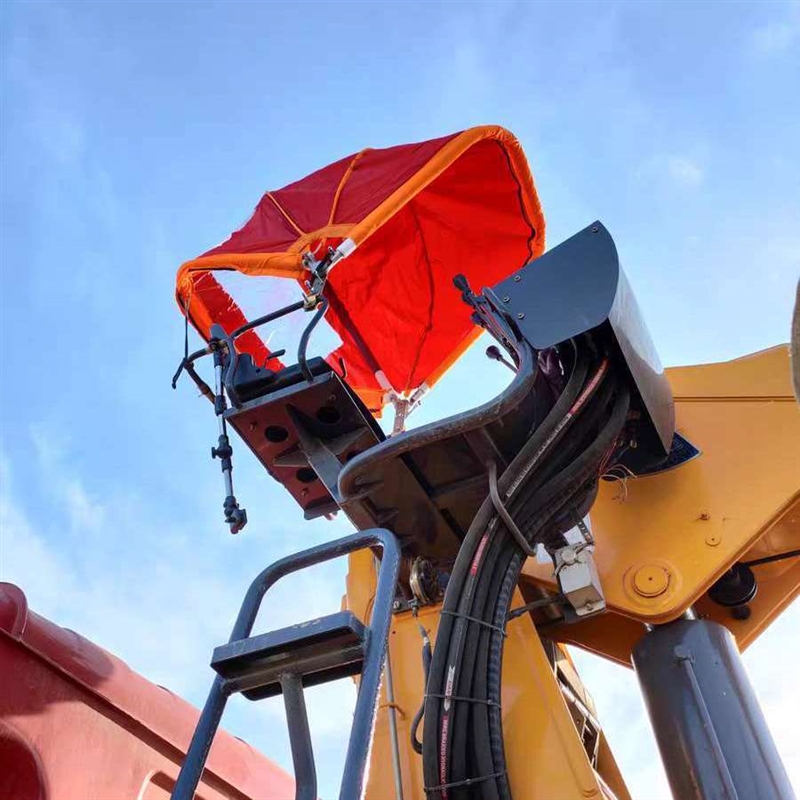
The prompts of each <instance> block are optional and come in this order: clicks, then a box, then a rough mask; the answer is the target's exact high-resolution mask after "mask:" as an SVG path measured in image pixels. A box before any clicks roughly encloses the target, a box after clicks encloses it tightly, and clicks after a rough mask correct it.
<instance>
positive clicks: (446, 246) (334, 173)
mask: <svg viewBox="0 0 800 800" xmlns="http://www.w3.org/2000/svg"><path fill="white" fill-rule="evenodd" d="M305 231H309V233H305ZM344 238H350V239H352V240H353V241H354V242H355V243H356V244H357V245H358V246H357V249H356V250H355V251H354V252H353V253H352V254H351V255H350V256H349V257H348V258H347V259H345V260H344V261H342V262H341V263H340V264H338V265H337V266H336V267H335V268H334V269H333V270H332V271H331V273H330V278H329V281H328V287H327V289H326V296H328V298H329V300H330V308H329V311H328V312H327V317H326V318H327V320H328V322H329V323H330V325H331V326H332V327H333V328H334V330H336V331H337V333H338V334H339V336H340V337H341V339H342V346H341V347H339V348H338V349H337V350H336V351H334V353H331V354H330V356H329V360H330V362H331V363H332V365H333V366H334V367H336V368H337V369H338V365H339V362H340V361H342V362H344V364H345V367H346V369H347V375H348V382H349V383H350V385H351V386H353V388H354V389H355V390H356V391H358V392H359V394H360V395H361V396H362V398H364V399H365V402H367V404H368V405H370V406H371V407H376V402H377V400H376V398H378V397H382V396H383V394H384V392H385V387H384V386H381V383H380V382H379V381H378V379H377V377H376V372H378V371H381V372H382V373H383V374H384V375H385V376H386V379H388V382H389V384H390V385H391V387H392V388H393V389H394V390H395V391H396V392H398V393H400V392H411V391H413V390H414V389H416V388H417V387H418V386H420V385H422V384H423V383H426V384H427V385H429V386H432V385H433V384H434V383H435V382H436V380H438V379H439V377H441V375H442V374H443V373H444V372H445V371H446V370H447V369H448V368H449V367H450V366H451V365H452V363H453V362H454V361H455V360H456V359H457V358H458V356H459V355H460V354H461V353H462V352H463V351H464V350H465V349H466V348H467V347H468V346H469V344H471V343H472V342H473V341H474V340H475V338H476V336H477V335H478V333H479V331H478V330H477V329H476V328H475V326H474V325H473V324H472V322H471V319H470V310H469V308H468V307H467V306H466V305H464V304H463V303H462V302H461V300H460V296H459V293H458V292H457V291H456V290H455V289H454V288H453V287H452V278H453V276H454V275H455V274H457V273H459V272H460V273H463V274H464V275H466V276H467V278H468V280H469V281H470V283H471V284H472V285H473V287H474V288H475V289H480V288H482V287H483V286H486V285H490V284H493V283H495V282H497V281H498V280H500V279H502V278H503V277H505V276H507V275H508V274H509V273H511V272H512V271H513V270H515V269H518V268H520V267H521V266H522V265H523V264H525V263H527V262H528V261H530V260H531V259H532V258H535V257H537V256H538V255H540V254H541V252H542V251H543V249H544V218H543V215H542V211H541V207H540V204H539V200H538V197H537V195H536V190H535V188H534V185H533V179H532V177H531V174H530V171H529V169H528V165H527V161H526V159H525V156H524V154H523V152H522V149H521V147H520V145H519V143H518V142H517V140H516V139H515V138H514V136H513V135H512V134H511V133H509V132H508V131H507V130H505V129H503V128H499V127H491V126H484V127H479V128H472V129H470V130H467V131H464V132H462V133H460V134H454V135H452V136H449V137H443V138H441V139H436V140H431V141H428V142H421V143H419V144H413V145H401V146H398V147H394V148H388V149H383V150H374V149H369V148H368V149H365V150H362V151H361V152H359V153H357V154H355V155H353V156H349V157H347V158H344V159H341V160H340V161H337V162H335V163H333V164H331V165H329V166H327V167H324V168H323V169H321V170H318V171H317V172H315V173H312V174H311V175H309V176H307V177H306V178H303V179H302V180H300V181H297V182H295V183H293V184H290V185H289V186H287V187H284V188H283V189H280V190H277V191H275V192H269V193H267V194H266V195H265V196H264V197H263V198H262V200H261V202H260V203H259V205H258V206H257V208H256V211H255V212H254V214H253V216H252V217H251V219H250V220H248V222H247V223H246V224H245V225H244V226H243V227H242V228H241V229H240V230H239V231H236V232H235V233H234V234H232V235H231V237H230V239H228V241H226V242H224V243H223V244H221V245H219V246H218V247H216V248H214V249H213V250H211V251H209V252H208V253H206V254H205V255H204V256H201V257H200V258H197V259H194V260H193V261H190V262H187V263H186V264H184V265H183V266H182V267H181V269H180V270H179V273H178V285H177V296H178V301H179V303H180V305H181V307H182V308H183V307H184V305H185V303H186V302H187V301H188V303H189V314H190V319H191V321H192V322H193V324H194V325H195V327H197V329H198V330H199V331H200V332H201V334H203V335H204V336H208V330H209V328H210V325H211V324H212V323H214V322H217V323H220V324H222V325H223V327H225V328H226V329H227V330H231V329H232V328H233V327H235V325H236V324H241V322H239V321H238V320H240V319H241V320H243V319H244V317H243V315H242V313H241V311H240V309H239V307H238V306H237V304H236V302H235V300H234V299H233V298H231V297H229V296H228V295H227V293H225V291H224V290H223V289H222V287H221V286H219V284H218V283H217V282H216V281H213V278H212V279H211V280H210V281H209V280H208V279H209V278H211V275H210V272H211V271H213V270H216V269H233V270H237V271H239V272H242V273H244V274H247V275H253V276H259V275H272V276H286V277H293V278H296V279H298V280H300V281H301V282H302V280H303V277H304V276H306V277H307V275H306V273H305V271H304V269H303V266H302V260H301V256H302V253H303V252H305V251H307V250H309V249H311V250H313V251H314V252H315V253H321V252H323V251H324V250H325V249H326V248H327V247H328V246H333V247H335V246H337V245H338V244H339V243H340V242H341V241H342V240H343V239H344ZM266 310H268V309H265V311H266ZM240 346H241V349H242V350H245V351H248V352H251V353H252V354H253V355H254V357H255V358H256V359H260V358H261V357H263V356H265V355H266V353H267V350H266V347H265V346H264V345H263V342H261V340H260V339H259V338H258V336H257V334H256V333H252V336H251V335H250V334H248V339H247V341H244V337H242V340H240Z"/></svg>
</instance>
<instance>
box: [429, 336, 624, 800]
mask: <svg viewBox="0 0 800 800" xmlns="http://www.w3.org/2000/svg"><path fill="white" fill-rule="evenodd" d="M591 361H592V355H591V352H590V348H587V347H586V346H585V343H581V345H579V346H577V347H575V348H574V351H573V358H572V363H571V364H570V365H569V366H570V367H571V371H570V375H569V379H568V381H567V384H566V386H565V388H564V390H563V392H562V394H561V395H560V397H559V398H558V400H557V401H556V403H555V404H554V405H553V407H552V409H551V411H550V413H549V414H548V415H547V416H546V418H545V419H544V421H543V422H542V423H541V425H539V427H538V428H537V429H536V430H535V431H534V432H533V434H532V436H531V437H530V439H529V440H528V441H527V442H526V443H525V444H524V445H523V447H522V448H521V450H520V452H519V453H518V455H517V456H516V458H514V459H513V461H512V463H511V465H510V466H509V467H508V468H507V469H506V471H505V472H504V473H503V475H502V476H500V479H499V481H498V490H499V493H500V495H501V497H502V498H503V505H504V506H505V507H506V509H507V510H508V512H509V513H510V515H511V517H512V518H513V520H514V521H515V522H517V523H518V525H519V528H520V529H521V530H522V532H523V533H524V535H525V538H526V540H527V541H528V542H529V543H530V544H534V543H536V542H538V541H542V540H544V539H547V540H553V541H555V540H556V539H557V537H558V536H559V534H560V533H561V529H562V528H563V529H566V528H568V527H571V524H570V522H569V520H570V519H571V517H570V514H569V513H565V510H566V511H568V510H569V509H570V508H578V507H579V508H581V509H585V508H588V505H590V503H591V499H592V498H593V496H594V493H595V492H596V488H597V480H598V473H599V470H600V465H601V463H602V462H603V460H604V459H605V458H606V457H607V455H608V453H609V451H610V449H611V448H612V447H613V446H614V444H615V442H616V440H617V437H618V435H619V431H620V429H621V428H622V426H623V424H624V421H625V417H626V415H627V410H628V395H627V391H626V390H624V389H621V388H619V387H618V386H617V381H616V379H615V378H614V376H613V371H612V368H611V365H610V363H609V362H608V360H607V359H601V360H600V363H599V365H597V366H596V368H595V369H593V370H592V372H591V377H589V378H588V379H587V375H588V374H589V367H590V362H591ZM567 432H569V436H566V433H567ZM556 445H558V447H556ZM587 499H588V501H589V502H588V504H587ZM523 562H524V554H523V551H522V550H521V549H520V546H519V545H518V544H517V543H516V542H515V541H514V539H513V538H512V537H511V536H510V535H509V533H508V531H507V529H506V526H505V525H504V524H503V522H502V520H501V519H500V517H499V516H498V515H497V512H496V509H495V506H494V505H493V504H492V502H491V499H490V498H487V500H486V501H485V502H484V503H483V505H482V506H481V508H480V510H479V511H478V513H477V515H476V516H475V519H474V520H473V523H472V525H471V526H470V529H469V531H468V532H467V535H466V537H465V539H464V541H463V543H462V546H461V548H460V550H459V554H458V557H457V558H456V562H455V564H454V567H453V571H452V574H451V577H450V581H449V583H448V587H447V591H446V593H445V599H444V603H443V607H442V616H441V619H440V625H439V632H438V635H437V641H436V647H435V649H434V653H433V659H432V662H431V668H430V673H429V676H428V681H427V691H426V698H425V717H424V736H423V769H424V776H425V785H426V790H427V792H428V796H429V797H434V798H441V799H442V800H461V798H473V797H480V798H483V800H490V799H491V800H500V798H510V790H509V787H508V781H507V779H506V776H505V769H506V767H505V756H504V750H503V740H502V724H501V713H500V706H499V702H500V674H501V667H502V645H503V639H504V636H505V624H506V616H507V614H508V607H509V604H510V600H511V596H512V593H513V590H514V587H515V586H516V583H517V579H518V577H519V571H520V569H521V567H522V564H523Z"/></svg>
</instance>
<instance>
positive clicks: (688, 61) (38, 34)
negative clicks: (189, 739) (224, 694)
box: [0, 0, 800, 800]
mask: <svg viewBox="0 0 800 800" xmlns="http://www.w3.org/2000/svg"><path fill="white" fill-rule="evenodd" d="M0 9H1V10H0V14H2V17H1V19H0V22H1V25H0V27H1V30H0V37H1V38H0V51H1V52H2V55H1V56H0V58H1V59H2V60H1V61H0V71H1V74H0V91H2V95H0V103H1V104H2V105H1V108H0V110H1V111H2V116H1V120H0V122H1V124H2V152H1V153H0V198H1V199H2V217H1V219H0V224H1V225H2V228H1V231H0V232H1V233H2V244H1V245H0V247H1V249H0V270H1V271H0V335H2V342H3V350H2V356H1V357H0V424H1V427H0V464H1V465H2V472H1V473H0V481H1V482H0V574H2V576H3V578H4V579H8V580H13V581H15V582H18V583H19V584H20V585H21V586H22V587H23V588H24V589H25V591H26V592H27V593H28V596H29V599H30V602H31V606H32V607H33V608H34V609H36V610H38V611H40V612H42V613H44V614H46V615H48V616H50V617H52V618H53V619H54V620H56V621H57V622H59V623H61V624H64V625H67V626H69V627H72V628H75V629H76V630H79V631H81V632H82V633H84V634H85V635H87V636H89V637H90V638H93V639H94V640H96V641H97V642H98V643H100V644H102V645H103V646H105V647H107V648H108V649H110V650H112V651H113V652H115V653H117V654H119V655H121V656H122V657H123V658H125V659H126V660H127V661H128V662H129V663H130V664H131V665H132V666H133V667H134V668H136V669H137V670H139V671H141V672H143V673H144V674H145V675H146V676H148V677H149V678H151V679H152V680H155V681H156V682H159V683H162V684H165V685H168V686H170V687H171V688H173V689H174V690H175V691H178V692H180V693H181V694H183V695H185V696H186V697H188V698H189V699H191V700H192V701H194V702H196V703H200V702H202V699H203V697H204V695H205V691H206V688H207V686H208V682H209V679H210V678H209V674H208V670H207V669H206V668H205V664H207V660H208V654H209V652H210V650H211V648H212V647H213V646H214V645H215V644H217V643H219V642H221V641H223V640H224V639H225V638H226V637H227V632H228V629H229V627H230V624H231V622H232V619H233V614H234V610H235V608H236V606H237V604H238V602H239V599H240V596H241V594H242V592H243V590H244V588H245V586H246V584H247V583H248V581H249V580H250V578H251V577H252V574H253V572H254V571H255V569H256V568H257V566H259V565H261V564H266V563H268V562H270V561H272V560H273V559H274V558H276V557H278V556H280V555H283V554H285V553H287V552H290V551H292V550H295V549H300V548H302V547H304V546H307V545H309V544H311V543H313V542H319V541H322V540H323V539H326V538H329V537H331V536H334V535H339V534H341V533H342V532H344V531H345V530H347V524H346V523H344V522H342V521H337V522H335V523H333V524H329V523H325V522H324V521H321V522H315V523H312V524H308V523H304V522H303V521H302V517H301V514H300V513H299V511H298V509H297V508H296V507H295V506H294V504H293V502H292V501H291V499H290V498H289V497H288V496H287V495H285V494H284V493H282V491H280V489H279V487H277V486H276V485H274V484H272V483H271V481H269V480H268V479H267V478H266V476H264V475H263V474H262V473H261V472H260V471H259V470H258V469H257V467H256V466H255V463H254V462H253V461H252V459H250V458H249V456H247V455H245V454H244V453H243V452H242V449H241V448H240V449H239V453H240V454H239V458H238V461H237V473H236V479H237V490H238V493H239V495H240V496H241V498H242V500H243V501H244V502H245V505H246V506H247V508H248V511H249V512H250V517H251V520H252V522H251V525H250V527H249V528H248V529H247V531H246V533H245V534H243V535H242V536H239V537H237V538H233V537H230V536H229V535H228V534H227V532H226V530H225V528H224V526H223V525H222V524H221V521H220V502H221V491H220V489H221V487H220V482H219V473H218V467H216V466H215V465H213V464H212V463H211V462H210V461H209V459H208V448H209V445H210V444H211V443H212V442H213V439H214V435H215V426H214V421H213V419H211V417H210V416H209V410H208V408H207V407H206V404H205V402H204V401H201V400H199V399H197V398H196V397H195V396H194V393H193V392H192V391H191V390H190V389H189V387H188V385H184V386H182V387H181V388H180V390H179V391H178V392H172V391H171V390H170V388H169V377H170V376H171V374H172V371H173V369H174V367H175V364H176V361H177V359H178V357H179V355H180V352H181V348H182V335H183V334H182V326H181V320H180V317H179V315H178V313H177V310H176V308H175V306H174V301H173V280H174V274H175V270H176V269H177V266H178V265H179V264H180V263H181V262H182V261H184V260H186V259H187V258H189V257H192V256H194V255H197V254H198V253H200V252H202V251H204V250H206V249H208V248H209V247H210V246H212V245H214V244H216V243H217V242H219V241H220V240H222V239H223V238H225V237H226V236H227V234H228V233H229V232H230V231H231V230H232V229H234V228H235V227H238V226H239V225H240V224H241V223H242V222H243V221H244V220H245V219H246V217H247V216H248V214H249V213H250V211H251V209H252V207H253V206H254V205H255V203H256V201H257V200H258V198H259V197H260V195H261V194H262V193H263V191H264V190H265V189H267V188H275V187H279V186H282V185H283V184H285V183H287V182H289V181H291V180H294V179H296V178H297V177H300V176H302V175H304V174H306V173H307V172H310V171H311V170H313V169H315V168H317V167H320V166H322V165H324V164H326V163H328V162H330V161H332V160H334V159H337V158H339V157H341V156H343V155H346V154H347V153H350V152H353V151H356V150H359V149H361V148H362V147H364V146H367V145H370V146H385V145H391V144H395V143H400V142H405V141H416V140H421V139H425V138H429V137H433V136H440V135H443V134H445V133H448V132H450V131H454V130H458V129H461V128H464V127H467V126H469V125H473V124H480V123H499V124H503V125H505V126H506V127H508V128H510V129H511V130H512V131H514V132H515V133H516V134H517V136H518V137H519V138H520V140H521V141H522V144H523V146H524V148H525V150H526V152H527V154H528V158H529V161H530V163H531V167H532V169H533V172H534V175H535V178H536V181H537V185H538V188H539V192H540V195H541V199H542V202H543V205H544V209H545V213H546V216H547V222H548V239H549V242H550V243H551V244H555V243H557V242H559V241H560V240H562V239H564V238H566V237H567V236H569V235H570V234H571V233H573V232H575V231H576V230H578V229H580V228H582V227H584V226H585V225H586V224H587V223H588V222H590V221H592V220H594V219H596V218H600V219H602V220H603V221H604V222H605V223H606V225H607V226H608V227H609V228H610V230H611V231H612V233H613V235H614V237H615V239H616V241H617V245H618V248H619V250H620V253H621V256H622V259H623V263H624V265H625V267H626V270H627V272H628V274H629V277H630V279H631V282H632V284H633V286H634V289H635V290H636V292H637V295H638V298H639V300H640V304H641V306H642V310H643V313H644V316H645V318H646V319H647V321H648V323H649V325H650V328H651V332H652V334H653V338H654V340H655V342H656V345H657V347H658V349H659V351H660V354H661V356H662V360H663V361H664V362H665V364H667V365H676V364H682V363H699V362H704V361H713V360H721V359H725V358H730V357H734V356H737V355H741V354H743V353H746V352H750V351H754V350H757V349H760V348H763V347H766V346H769V345H772V344H775V343H778V342H782V341H786V340H787V338H788V330H789V319H790V313H791V302H792V294H793V287H794V285H795V283H796V281H797V277H798V271H799V270H798V265H800V4H798V3H797V2H757V3H734V2H726V3H721V2H711V3H691V2H682V3H658V2H648V3H643V2H642V3H636V2H630V3H614V2H608V3H590V2H571V3H535V4H534V3H513V2H494V3H488V4H481V3H457V2H451V3H440V4H435V3H420V4H415V3H389V2H381V3H375V4H366V3H363V4H359V3H352V4H348V3H334V2H330V3H320V4H314V3H291V4H282V3H278V2H264V3H256V2H247V3H236V2H220V3H189V2H171V3H166V2H164V3H159V2H127V3H123V2H113V3H112V2H108V3H95V2H74V3H51V2H45V1H44V0H41V1H40V2H27V3H21V2H12V1H11V0H5V2H4V3H2V6H1V7H0ZM479 351H480V348H478V350H475V351H474V352H472V353H470V354H468V355H467V356H466V357H465V359H464V360H463V361H462V362H461V363H460V364H459V365H458V366H457V367H456V368H455V370H454V371H453V374H452V375H451V376H450V377H449V378H448V379H447V380H446V381H445V382H443V383H442V384H441V385H440V387H439V388H437V390H436V391H435V392H434V393H432V394H431V396H430V399H429V400H428V402H427V403H426V405H425V406H424V407H423V408H422V409H421V410H420V411H419V412H418V415H417V420H416V422H421V421H424V420H427V419H432V418H436V417H440V416H442V415H444V414H445V413H446V412H447V411H448V410H451V409H454V408H456V407H458V406H459V405H460V406H462V407H463V406H464V405H472V404H473V403H475V402H478V401H479V400H480V399H481V398H482V397H483V396H485V393H487V392H490V391H493V390H494V389H496V388H498V387H499V386H500V385H501V384H502V381H503V380H504V379H505V376H504V375H503V374H502V372H496V373H495V372H492V373H489V374H488V376H487V378H486V379H485V380H482V381H481V384H482V385H481V387H476V386H475V382H474V378H473V376H474V373H475V370H476V369H478V364H480V368H481V369H483V370H486V369H487V368H486V365H485V361H484V359H483V357H482V356H481V354H480V352H479ZM342 574H343V570H342V567H341V565H331V566H329V567H326V568H324V569H319V570H317V571H316V572H314V573H311V574H309V575H307V576H305V577H303V578H298V579H296V580H294V581H287V582H286V584H285V585H283V586H281V587H280V589H279V590H277V591H276V595H275V597H274V599H273V600H272V601H268V606H267V607H266V608H265V611H267V614H268V615H269V623H268V624H270V625H271V626H277V625H279V624H285V623H286V622H289V621H292V620H297V619H299V617H300V616H306V615H308V616H310V615H313V614H317V613H325V612H326V611H328V610H330V609H332V608H334V607H337V606H338V602H339V597H340V595H341V593H342V590H343V584H342ZM301 605H302V607H303V611H304V612H305V613H304V614H303V613H301V612H299V611H297V610H293V609H298V608H299V607H300V606H301ZM265 624H267V623H265ZM798 625H800V613H799V612H798V608H797V607H796V606H795V607H794V608H793V609H791V610H790V611H789V612H787V614H785V615H784V617H783V618H782V619H781V620H780V621H779V623H778V624H777V625H776V626H775V629H773V630H772V631H771V632H770V633H768V634H767V635H766V636H765V637H764V638H763V639H762V640H761V641H760V642H759V643H758V644H757V645H756V646H755V647H754V648H753V650H752V651H751V652H750V653H749V654H748V655H747V657H746V661H747V663H748V665H749V667H750V669H751V672H752V673H753V675H754V678H755V679H756V680H757V681H758V682H759V684H760V685H761V690H760V691H761V694H762V700H763V701H764V703H765V706H766V708H767V713H768V716H769V720H770V723H771V724H772V726H773V729H774V730H775V733H776V736H777V738H778V740H779V744H780V746H781V748H782V752H783V753H784V755H785V758H786V759H787V764H789V765H790V767H791V769H792V770H793V773H794V775H795V780H796V781H798V782H800V744H798V741H797V736H796V730H795V728H794V725H793V722H792V720H791V718H790V715H789V714H788V713H787V709H792V710H793V711H796V709H797V707H798V705H799V704H800V689H799V688H798V681H797V678H796V676H795V675H794V672H795V670H794V666H795V665H796V664H797V663H798V661H799V660H800V644H798ZM582 664H583V661H582ZM584 675H585V677H586V679H587V682H588V683H589V686H590V688H591V689H592V690H593V692H594V694H595V695H596V698H597V701H598V705H599V707H600V711H601V714H603V716H604V719H605V722H606V724H607V728H608V731H609V735H610V736H611V741H612V744H613V745H614V746H615V747H616V748H617V752H618V755H619V757H620V759H621V761H622V764H623V768H626V769H627V775H628V778H629V780H630V783H631V787H632V789H633V791H634V794H635V795H636V797H638V798H644V799H645V800H650V798H656V797H665V796H667V790H666V788H665V786H664V783H663V777H662V776H661V773H660V768H659V767H658V764H657V756H656V753H655V750H654V746H653V744H652V737H651V736H650V735H649V732H648V728H647V723H646V720H645V719H644V717H643V710H642V706H641V703H640V701H639V700H638V698H637V696H636V690H635V682H634V680H633V677H632V676H631V675H630V674H629V673H626V672H625V671H624V670H621V669H618V668H615V667H611V666H609V665H604V664H600V663H596V662H594V661H586V664H585V666H584ZM351 703H352V691H351V689H350V688H349V686H348V685H346V684H345V685H343V686H342V688H341V691H340V692H338V693H332V692H330V691H325V692H321V691H317V692H312V693H311V699H310V704H311V713H312V724H313V726H314V734H315V744H316V747H317V752H318V760H319V763H320V773H321V787H322V791H323V794H324V796H325V797H331V796H334V795H335V793H336V790H335V786H336V785H337V779H338V771H339V767H340V764H341V758H342V756H343V753H344V747H343V731H344V730H346V726H347V716H348V712H349V708H350V705H351ZM281 720H282V709H281V707H280V704H279V703H274V702H270V703H264V704H260V705H259V706H249V705H247V704H245V703H244V702H242V703H236V704H235V705H234V706H233V707H232V708H231V709H230V712H229V714H228V715H227V716H226V723H227V726H228V728H229V729H231V730H234V731H235V732H237V733H238V734H240V735H242V736H243V737H244V738H246V739H248V740H249V741H251V742H252V743H253V744H254V745H255V746H257V747H259V748H260V749H262V750H264V751H265V752H267V753H269V754H270V755H272V756H273V757H275V758H276V759H277V760H278V761H279V762H280V763H282V764H284V765H287V766H288V765H289V764H290V759H289V754H288V746H287V742H286V737H285V735H284V734H283V731H282V723H281Z"/></svg>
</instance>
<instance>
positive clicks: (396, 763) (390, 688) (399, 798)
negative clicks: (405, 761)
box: [383, 645, 403, 800]
mask: <svg viewBox="0 0 800 800" xmlns="http://www.w3.org/2000/svg"><path fill="white" fill-rule="evenodd" d="M383 675H384V679H385V680H386V701H387V703H388V706H389V738H390V739H391V742H392V771H393V772H394V796H395V798H396V800H403V774H402V772H401V770H400V739H399V737H398V735H397V708H396V707H395V704H394V683H393V682H392V658H391V654H390V649H389V646H388V645H387V647H386V664H385V666H384V668H383Z"/></svg>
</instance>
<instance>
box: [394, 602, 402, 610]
mask: <svg viewBox="0 0 800 800" xmlns="http://www.w3.org/2000/svg"><path fill="white" fill-rule="evenodd" d="M402 607H403V604H402V603H401V602H400V601H399V600H395V601H394V602H393V603H392V611H399V610H400V609H401V608H402Z"/></svg>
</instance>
